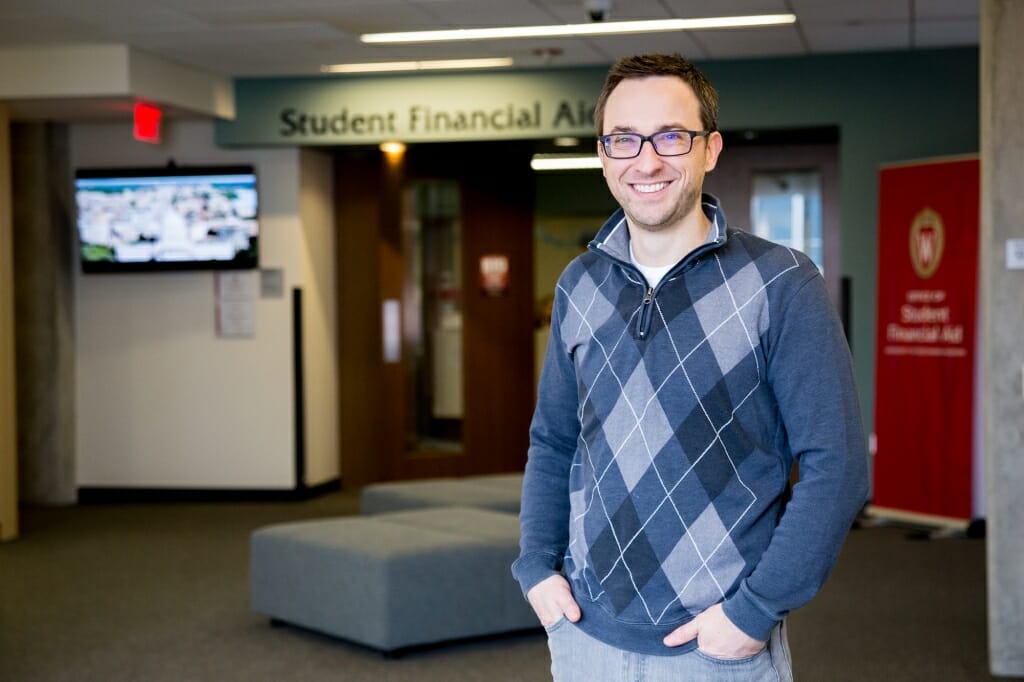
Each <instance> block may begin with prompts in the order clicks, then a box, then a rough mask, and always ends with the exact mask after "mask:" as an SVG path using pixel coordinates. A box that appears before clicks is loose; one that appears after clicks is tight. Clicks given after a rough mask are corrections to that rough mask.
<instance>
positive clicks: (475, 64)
mask: <svg viewBox="0 0 1024 682" xmlns="http://www.w3.org/2000/svg"><path fill="white" fill-rule="evenodd" d="M505 66H512V58H511V57H494V58H491V59H434V60H426V61H422V60H421V61H410V62H369V63H364V64H328V65H325V66H321V67H320V70H321V71H322V72H324V73H380V72H383V71H440V70H444V69H497V68H501V67H505Z"/></svg>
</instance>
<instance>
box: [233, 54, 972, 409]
mask: <svg viewBox="0 0 1024 682" xmlns="http://www.w3.org/2000/svg"><path fill="white" fill-rule="evenodd" d="M737 35H739V34H737ZM737 39H741V38H737ZM700 67H701V68H702V69H703V70H704V71H705V72H706V73H707V75H708V76H709V77H710V78H711V81H712V82H713V83H714V84H715V87H716V88H717V89H718V92H719V97H720V100H721V114H720V116H719V126H720V127H721V128H722V129H723V130H730V131H736V130H743V129H745V128H755V129H765V128H794V127H798V128H803V127H813V126H825V125H827V126H837V127H838V128H839V131H840V142H839V154H840V174H841V180H840V188H841V189H840V191H841V196H840V201H841V205H842V209H841V233H842V244H841V249H842V254H841V258H842V274H843V275H844V276H847V277H850V278H851V279H852V283H853V305H852V311H851V324H852V329H851V345H852V348H853V356H854V363H855V371H856V375H857V383H858V387H859V390H860V394H861V403H862V406H863V408H864V417H865V420H866V422H867V424H868V426H869V428H870V427H871V425H873V421H874V414H873V410H874V367H875V359H874V352H875V351H874V345H875V343H874V340H875V291H876V277H877V272H876V267H875V256H876V243H877V235H876V231H877V222H878V218H877V212H878V170H879V167H880V166H881V165H882V164H885V163H890V162H896V161H908V160H914V159H923V158H933V157H938V156H949V155H959V154H967V153H976V152H977V150H978V102H979V87H978V68H979V63H978V50H977V49H976V48H958V49H946V50H919V51H914V52H887V53H874V54H842V55H814V56H808V57H791V58H776V59H758V60H737V61H721V62H706V63H701V64H700ZM605 71H606V69H605V68H594V67H588V68H582V69H569V68H563V69H544V70H536V71H532V70H521V71H517V72H508V73H494V72H492V73H486V74H479V73H478V74H451V75H448V74H438V75H429V76H419V75H418V76H401V77H398V76H393V77H374V78H370V77H363V78H295V79H288V78H277V79H240V80H238V81H236V82H235V94H236V101H237V105H238V111H239V115H238V119H237V120H235V121H232V122H219V123H218V126H217V141H218V143H219V144H222V145H232V144H234V145H247V146H252V145H265V144H288V145H303V144H355V143H362V144H366V143H369V142H372V141H375V140H377V138H381V139H385V138H384V136H383V133H379V132H378V133H373V132H365V134H364V133H362V132H361V133H358V134H356V133H354V132H353V131H351V130H347V129H346V131H345V132H340V133H338V134H330V135H326V134H325V135H304V136H298V135H290V134H288V135H286V134H283V133H282V132H281V129H282V118H281V116H282V112H283V111H286V110H289V109H295V110H298V111H308V112H312V113H317V114H323V115H331V116H342V115H345V116H347V117H348V118H346V121H349V122H351V121H352V120H354V119H353V118H352V117H353V116H355V115H357V114H359V115H365V116H372V115H376V116H377V117H378V118H381V119H382V120H383V119H387V120H389V121H390V120H391V119H392V118H393V119H394V121H395V129H396V131H397V130H398V129H399V128H401V124H402V121H403V120H404V119H405V118H409V117H410V116H411V114H410V112H411V111H413V110H414V109H416V108H417V107H420V108H422V107H426V108H432V109H437V110H441V109H453V110H460V111H461V110H466V111H469V110H474V109H478V108H483V109H484V110H486V111H492V110H493V111H497V112H503V111H505V110H506V109H508V107H512V108H513V109H514V110H515V111H519V110H520V109H524V110H528V111H540V112H542V115H540V116H539V117H538V120H542V123H541V124H540V125H538V126H537V127H532V128H531V127H527V128H516V127H511V128H508V127H506V128H504V129H501V130H497V129H493V130H488V131H481V130H472V129H467V130H457V131H433V132H430V133H429V134H426V133H423V134H421V135H420V137H422V138H423V139H429V140H434V141H438V140H446V139H473V140H486V139H528V138H543V137H545V135H547V134H555V133H557V134H569V133H571V134H576V135H580V136H581V137H585V136H590V135H593V131H592V129H591V127H590V123H589V121H588V120H586V116H583V115H582V114H580V115H577V116H575V117H574V118H573V119H572V121H569V120H567V119H563V118H561V117H560V116H556V113H557V112H559V111H561V107H562V106H563V105H565V106H566V107H568V106H569V105H570V104H571V105H572V106H571V107H569V108H570V109H572V110H576V109H577V107H578V108H579V109H580V110H581V111H582V110H584V109H586V108H587V106H588V105H590V104H591V103H592V102H593V101H594V100H596V98H597V94H598V90H599V89H600V84H601V82H602V81H603V78H604V73H605ZM417 110H418V109H417ZM499 118H500V117H499ZM339 120H340V119H339ZM405 132H408V131H405ZM403 139H404V138H403ZM415 139H420V138H419V137H417V136H415V135H413V136H412V137H410V138H409V139H407V140H406V141H411V140H415ZM589 139H593V138H592V137H591V138H589ZM496 162H497V163H500V160H496ZM537 182H538V185H537V195H536V196H537V202H538V203H537V206H538V214H540V215H547V216H556V215H589V214H590V213H591V211H592V210H594V209H597V212H598V213H602V214H603V213H607V212H608V210H610V208H611V207H613V206H614V204H612V203H611V198H610V196H609V195H608V192H607V189H606V188H605V186H604V183H603V182H602V181H601V178H600V174H597V173H576V174H555V175H551V176H544V177H542V176H540V175H538V181H537ZM726 209H727V210H728V207H726Z"/></svg>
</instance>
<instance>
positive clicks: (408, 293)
mask: <svg viewBox="0 0 1024 682" xmlns="http://www.w3.org/2000/svg"><path fill="white" fill-rule="evenodd" d="M459 205H460V197H459V185H458V183H457V182H456V181H454V180H423V181H415V182H411V183H409V184H408V185H407V187H406V189H405V192H404V193H403V221H402V223H403V224H402V240H403V248H402V253H403V259H404V263H403V268H404V277H403V279H404V285H403V294H402V299H403V306H402V308H403V310H404V318H403V320H402V322H403V324H402V328H403V345H404V346H405V353H404V354H403V355H404V357H405V358H406V365H405V382H406V390H405V392H404V393H405V396H406V415H407V420H406V422H407V423H406V447H407V452H409V453H413V454H429V453H431V452H446V453H451V452H457V451H461V450H462V420H463V383H464V382H463V371H462V368H463V352H462V345H463V344H462V338H463V334H462V267H461V264H462V234H461V216H460V211H459Z"/></svg>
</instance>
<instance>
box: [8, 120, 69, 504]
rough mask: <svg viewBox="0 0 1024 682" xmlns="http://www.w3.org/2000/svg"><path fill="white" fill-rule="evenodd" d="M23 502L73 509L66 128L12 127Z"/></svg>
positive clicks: (29, 125) (34, 124) (40, 124)
mask: <svg viewBox="0 0 1024 682" xmlns="http://www.w3.org/2000/svg"><path fill="white" fill-rule="evenodd" d="M11 131H12V136H11V164H12V168H13V178H14V179H13V185H12V186H13V190H14V259H15V260H14V262H15V266H14V281H15V286H14V290H15V315H16V319H17V326H16V349H17V353H16V362H17V372H18V374H17V384H18V395H17V399H18V472H19V484H20V488H21V499H22V501H24V502H32V503H36V504H73V503H75V502H76V501H77V496H78V491H77V482H76V479H75V411H74V399H75V390H74V389H75V364H74V357H75V349H74V335H73V331H74V285H73V273H74V268H75V267H76V264H75V263H74V262H73V260H72V257H73V252H74V237H73V235H74V226H73V223H72V220H73V216H74V210H73V203H72V201H73V200H72V196H71V179H70V177H69V175H70V172H69V167H68V166H69V162H68V144H67V126H64V125H57V124H52V123H19V124H15V125H14V126H12V127H11Z"/></svg>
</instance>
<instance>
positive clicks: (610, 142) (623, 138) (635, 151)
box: [598, 130, 711, 159]
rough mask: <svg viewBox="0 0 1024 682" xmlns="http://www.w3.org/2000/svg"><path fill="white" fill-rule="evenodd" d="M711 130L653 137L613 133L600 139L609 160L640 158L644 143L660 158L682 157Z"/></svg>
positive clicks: (662, 134) (665, 132) (671, 131)
mask: <svg viewBox="0 0 1024 682" xmlns="http://www.w3.org/2000/svg"><path fill="white" fill-rule="evenodd" d="M710 134H711V131H710V130H663V131H661V132H660V133H654V134H653V135H641V134H639V133H612V134H611V135H603V136H601V137H599V138H598V139H599V140H600V141H601V148H602V149H603V150H604V155H605V156H607V157H608V158H609V159H632V158H633V157H635V156H640V150H641V149H642V148H643V146H644V142H650V143H651V146H652V147H654V153H655V154H657V155H658V156H682V155H683V154H689V153H690V150H691V149H693V138H695V137H706V136H708V135H710Z"/></svg>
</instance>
